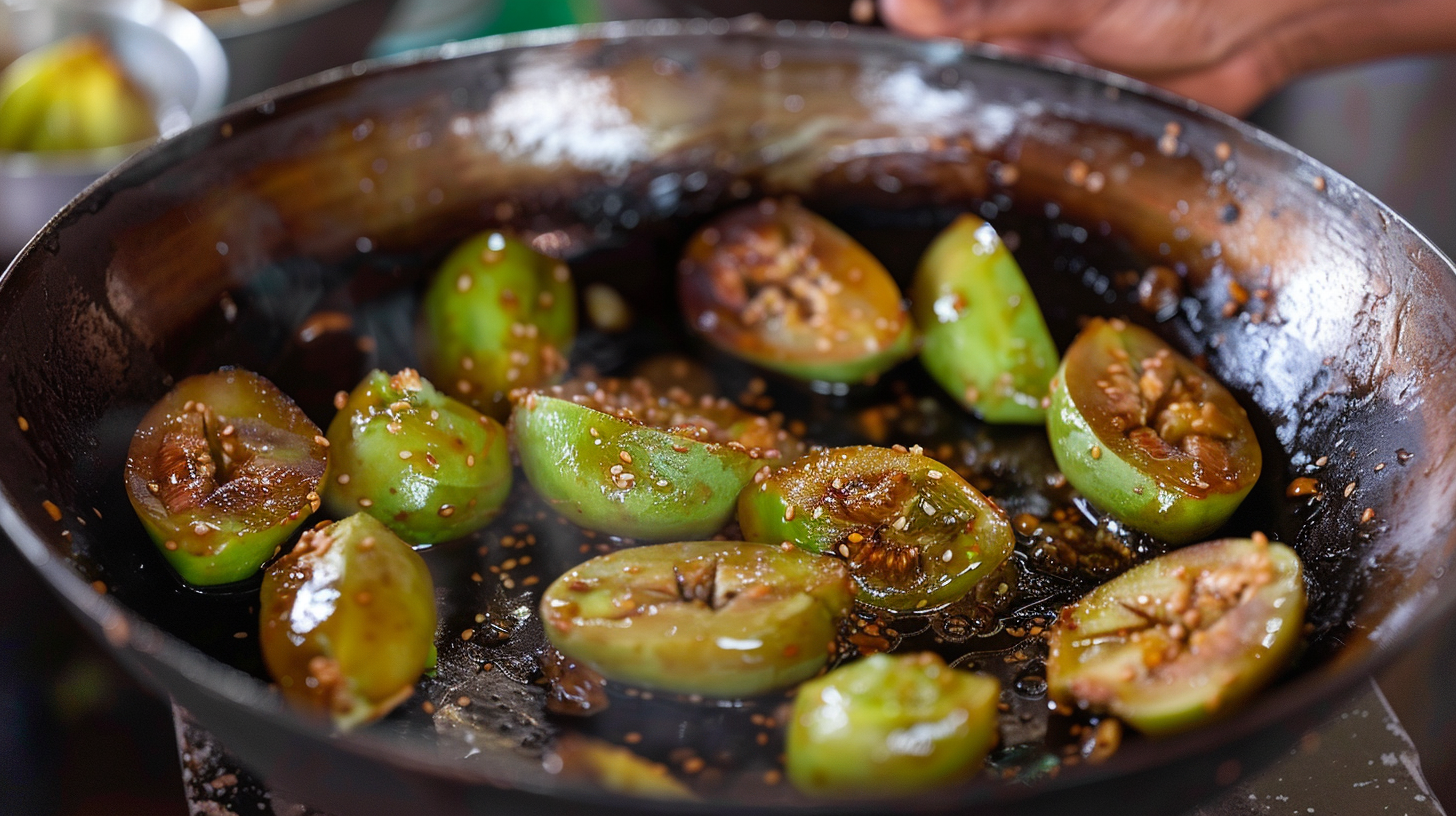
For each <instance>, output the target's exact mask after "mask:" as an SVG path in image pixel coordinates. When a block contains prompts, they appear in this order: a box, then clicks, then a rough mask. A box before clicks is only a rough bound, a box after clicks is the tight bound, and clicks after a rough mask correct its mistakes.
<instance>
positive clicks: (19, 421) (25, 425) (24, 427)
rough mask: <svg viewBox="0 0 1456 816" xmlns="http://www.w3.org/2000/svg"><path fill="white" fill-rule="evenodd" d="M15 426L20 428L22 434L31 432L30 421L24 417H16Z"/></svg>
mask: <svg viewBox="0 0 1456 816" xmlns="http://www.w3.org/2000/svg"><path fill="white" fill-rule="evenodd" d="M15 424H16V425H19V426H20V430H21V431H22V432H23V431H28V430H30V421H29V420H27V419H26V418H25V417H23V416H18V417H16V418H15Z"/></svg>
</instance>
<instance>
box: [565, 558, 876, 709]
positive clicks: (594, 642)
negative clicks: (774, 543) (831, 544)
mask: <svg viewBox="0 0 1456 816" xmlns="http://www.w3.org/2000/svg"><path fill="white" fill-rule="evenodd" d="M694 576H697V577H699V578H700V579H701V581H700V583H699V584H697V585H698V586H702V587H705V589H704V590H703V592H704V593H705V594H706V597H704V596H702V595H691V596H690V597H693V598H696V600H685V598H684V593H685V591H687V590H685V589H684V586H685V584H691V580H690V579H692V578H693V577H694ZM853 598H854V589H853V585H852V584H851V582H850V578H849V573H848V572H847V571H846V570H845V569H844V567H843V565H842V564H840V563H839V562H837V561H834V560H832V559H827V558H819V557H817V556H813V555H809V554H808V553H803V552H799V551H797V550H787V551H786V550H782V549H780V548H778V547H769V546H767V545H763V544H750V543H745V542H723V541H689V542H678V543H673V544H656V545H651V546H646V547H633V548H630V549H625V550H619V551H617V552H614V553H611V554H608V555H602V556H598V557H596V558H593V559H592V560H590V561H587V562H586V563H584V564H582V565H580V566H578V567H576V568H575V569H573V570H570V571H568V572H567V573H566V574H564V575H562V576H561V577H560V578H558V579H556V581H555V582H554V583H552V584H551V586H550V587H549V588H548V589H547V590H546V592H545V594H544V595H543V596H542V598H541V619H542V622H543V623H544V624H545V628H546V636H547V638H548V639H549V640H550V641H551V644H552V645H553V646H555V647H556V648H557V649H559V650H560V651H561V652H562V654H565V655H566V656H568V657H570V658H571V659H573V660H576V661H578V662H581V663H585V664H587V665H589V666H591V667H592V668H594V669H596V670H597V671H599V672H601V673H602V675H603V676H605V677H606V678H607V679H609V680H613V681H617V682H622V683H627V684H631V685H636V686H642V687H644V688H652V689H661V690H664V691H672V692H679V693H683V694H700V695H704V696H708V697H715V698H724V699H733V698H738V697H744V696H749V695H754V694H762V693H765V692H768V691H771V690H773V689H776V688H782V687H785V686H790V685H793V684H794V683H797V682H799V681H801V680H804V679H806V678H808V677H812V676H813V675H814V673H815V672H818V671H819V669H820V668H822V667H823V666H824V664H825V662H827V661H828V659H829V656H830V653H831V651H832V650H833V648H834V639H835V634H836V633H837V631H838V628H839V623H840V621H841V620H842V619H843V618H844V617H845V616H846V615H847V614H849V610H850V608H851V606H852V604H853Z"/></svg>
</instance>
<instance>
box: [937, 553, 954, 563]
mask: <svg viewBox="0 0 1456 816" xmlns="http://www.w3.org/2000/svg"><path fill="white" fill-rule="evenodd" d="M952 558H955V552H954V551H953V550H946V551H945V552H943V553H941V555H940V560H941V561H944V562H945V563H947V564H949V563H950V560H951V559H952Z"/></svg>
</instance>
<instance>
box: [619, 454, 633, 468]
mask: <svg viewBox="0 0 1456 816" xmlns="http://www.w3.org/2000/svg"><path fill="white" fill-rule="evenodd" d="M617 458H618V459H621V460H622V461H623V462H626V463H627V464H629V465H630V464H632V454H630V453H628V452H626V451H617Z"/></svg>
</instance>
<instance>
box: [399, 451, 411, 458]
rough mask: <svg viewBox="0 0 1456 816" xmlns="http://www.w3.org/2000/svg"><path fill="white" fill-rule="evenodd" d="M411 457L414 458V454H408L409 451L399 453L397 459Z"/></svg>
mask: <svg viewBox="0 0 1456 816" xmlns="http://www.w3.org/2000/svg"><path fill="white" fill-rule="evenodd" d="M411 456H414V454H413V453H410V452H409V451H400V452H399V458H401V459H408V458H410V457H411Z"/></svg>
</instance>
